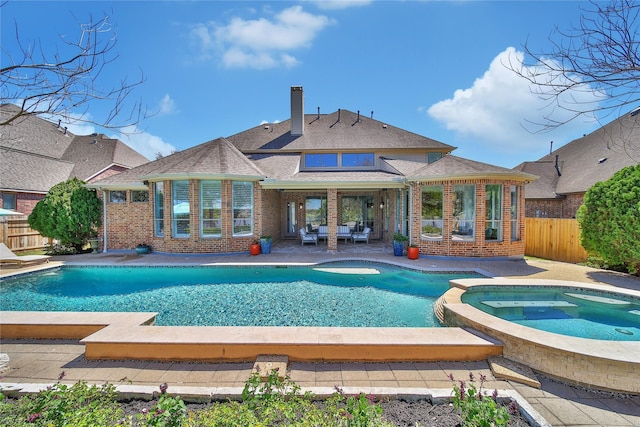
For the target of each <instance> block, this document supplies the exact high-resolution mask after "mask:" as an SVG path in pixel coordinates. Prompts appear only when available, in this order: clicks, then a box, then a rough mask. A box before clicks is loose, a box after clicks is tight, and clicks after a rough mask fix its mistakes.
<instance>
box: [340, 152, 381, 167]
mask: <svg viewBox="0 0 640 427" xmlns="http://www.w3.org/2000/svg"><path fill="white" fill-rule="evenodd" d="M373 166H375V158H374V156H373V153H344V154H343V155H342V167H343V168H354V167H373Z"/></svg>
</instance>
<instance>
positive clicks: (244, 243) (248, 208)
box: [88, 86, 536, 257]
mask: <svg viewBox="0 0 640 427" xmlns="http://www.w3.org/2000/svg"><path fill="white" fill-rule="evenodd" d="M290 96H291V118H290V119H289V120H286V121H283V122H279V123H268V124H262V125H259V126H256V127H253V128H251V129H248V130H246V131H243V132H240V133H238V134H235V135H233V136H229V137H227V138H218V139H215V140H212V141H209V142H205V143H203V144H200V145H198V146H195V147H192V148H189V149H187V150H184V151H181V152H178V153H175V154H173V155H171V156H167V157H164V158H161V159H158V160H156V161H153V162H150V163H147V164H144V165H141V166H138V167H135V168H133V169H130V170H127V171H124V172H122V173H120V174H118V175H114V176H111V177H107V178H104V179H101V180H99V181H95V182H92V183H91V184H89V185H88V187H90V188H95V189H96V190H98V193H99V195H100V196H101V197H103V198H104V200H106V204H105V206H106V209H105V221H104V229H103V230H102V237H103V238H104V241H105V242H106V247H105V248H104V249H105V250H107V251H108V250H111V249H114V250H122V249H132V248H134V247H135V246H136V245H137V244H140V243H145V244H149V245H151V246H152V247H153V249H154V250H155V251H159V252H167V253H233V252H246V251H248V249H249V245H250V243H251V242H253V241H255V240H256V239H257V238H259V237H260V236H262V235H270V236H272V237H273V239H274V242H277V241H278V240H281V239H299V232H300V229H301V228H302V229H304V230H306V231H308V232H310V233H313V232H316V231H318V229H319V227H320V226H323V227H326V229H327V230H328V232H327V234H328V235H327V236H326V247H327V250H328V251H335V250H337V249H338V245H339V244H356V243H352V242H348V243H341V242H340V243H339V242H338V237H337V230H338V226H348V227H349V231H350V232H359V231H363V230H364V229H365V228H368V229H370V230H371V234H370V237H371V239H374V240H382V241H385V242H391V241H392V239H393V234H394V233H395V232H400V233H402V234H404V235H406V236H408V237H409V239H410V243H411V244H414V245H417V246H419V247H420V249H421V250H420V252H421V253H422V254H427V255H442V256H474V257H494V256H495V257H521V256H522V255H523V254H524V243H523V237H524V236H523V233H524V192H523V188H524V185H525V184H526V183H528V182H530V181H532V180H534V179H535V178H536V177H535V176H533V175H531V174H528V173H525V172H521V171H514V170H511V169H506V168H501V167H498V166H493V165H488V164H485V163H480V162H475V161H472V160H467V159H463V158H460V157H456V156H453V155H451V154H450V153H451V151H453V150H454V147H452V146H449V145H447V144H443V143H441V142H438V141H435V140H433V139H430V138H427V137H424V136H421V135H417V134H415V133H412V132H408V131H405V130H403V129H399V128H396V127H394V126H391V125H389V124H387V123H384V122H381V121H378V120H374V119H373V118H372V117H365V116H363V115H361V114H360V112H355V113H354V112H351V111H348V110H338V111H335V112H333V113H330V114H320V111H319V110H318V112H317V114H304V94H303V89H302V87H300V86H293V87H291V93H290ZM342 228H343V229H344V227H342Z"/></svg>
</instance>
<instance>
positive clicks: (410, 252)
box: [407, 245, 420, 259]
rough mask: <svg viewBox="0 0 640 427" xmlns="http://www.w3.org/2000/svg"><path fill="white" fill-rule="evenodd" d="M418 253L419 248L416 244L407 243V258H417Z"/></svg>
mask: <svg viewBox="0 0 640 427" xmlns="http://www.w3.org/2000/svg"><path fill="white" fill-rule="evenodd" d="M419 255H420V248H419V247H418V246H416V245H409V247H408V248H407V257H408V258H409V259H418V256H419Z"/></svg>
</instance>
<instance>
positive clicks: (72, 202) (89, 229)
mask: <svg viewBox="0 0 640 427" xmlns="http://www.w3.org/2000/svg"><path fill="white" fill-rule="evenodd" d="M84 184H85V183H84V182H83V181H81V180H79V179H78V178H71V179H69V180H68V181H65V182H61V183H59V184H56V185H54V186H53V187H51V190H49V192H48V193H47V195H46V196H45V198H44V199H42V200H40V201H39V202H38V203H37V204H36V206H35V208H34V209H33V211H32V212H31V215H29V219H28V220H29V225H30V226H31V227H32V228H33V229H34V230H37V231H38V232H40V234H42V235H43V236H45V237H49V238H51V239H57V240H60V243H62V244H63V245H72V246H74V247H75V248H76V250H80V249H81V248H82V245H84V244H85V243H86V242H87V239H89V238H91V237H94V236H95V235H96V230H97V228H98V227H99V226H100V223H101V207H102V202H101V201H100V199H99V198H98V197H97V196H96V193H95V191H92V190H89V189H87V188H86V187H85V186H84Z"/></svg>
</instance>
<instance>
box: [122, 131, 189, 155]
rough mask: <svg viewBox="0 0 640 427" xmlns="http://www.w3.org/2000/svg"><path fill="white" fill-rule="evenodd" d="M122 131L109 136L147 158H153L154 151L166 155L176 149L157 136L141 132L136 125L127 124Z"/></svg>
mask: <svg viewBox="0 0 640 427" xmlns="http://www.w3.org/2000/svg"><path fill="white" fill-rule="evenodd" d="M122 132H123V133H122V134H120V135H115V136H110V138H117V139H119V140H120V141H122V142H124V143H125V144H127V145H128V146H129V147H131V148H132V149H134V150H136V151H137V152H138V153H140V154H142V155H143V156H144V157H146V158H147V159H149V160H154V159H155V158H156V153H160V154H162V155H163V156H168V155H169V154H171V153H174V152H175V151H177V150H176V148H175V147H174V146H173V145H171V144H169V143H166V142H164V141H163V140H162V138H160V137H159V136H155V135H151V134H150V133H147V132H143V131H141V130H140V129H138V128H137V127H136V126H128V127H126V128H124V129H122Z"/></svg>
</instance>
